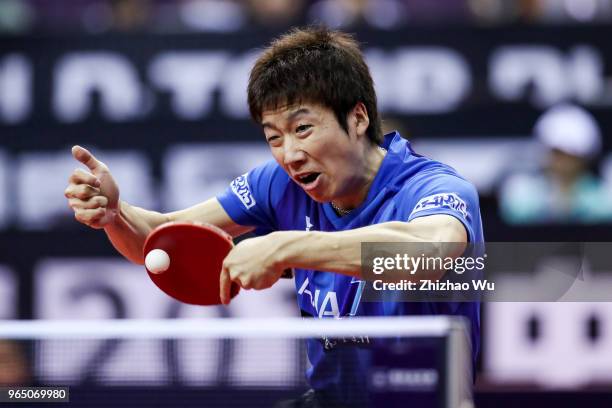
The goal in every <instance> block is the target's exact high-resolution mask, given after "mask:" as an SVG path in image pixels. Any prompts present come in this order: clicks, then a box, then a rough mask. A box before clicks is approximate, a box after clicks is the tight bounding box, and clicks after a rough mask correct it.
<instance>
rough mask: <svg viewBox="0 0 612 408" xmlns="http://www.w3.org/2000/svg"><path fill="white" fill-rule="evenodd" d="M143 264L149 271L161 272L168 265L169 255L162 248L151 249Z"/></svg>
mask: <svg viewBox="0 0 612 408" xmlns="http://www.w3.org/2000/svg"><path fill="white" fill-rule="evenodd" d="M145 266H146V267H147V269H148V270H149V272H151V273H162V272H165V271H167V270H168V268H169V267H170V257H169V256H168V253H167V252H166V251H164V250H163V249H153V250H151V251H150V252H149V253H148V254H147V256H146V257H145Z"/></svg>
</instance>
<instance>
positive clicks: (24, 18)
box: [0, 0, 35, 34]
mask: <svg viewBox="0 0 612 408" xmlns="http://www.w3.org/2000/svg"><path fill="white" fill-rule="evenodd" d="M34 18H35V15H34V10H33V9H32V7H30V4H29V3H28V2H26V1H23V0H0V32H8V33H13V34H20V33H23V32H25V31H28V30H29V29H30V28H31V26H32V24H33V22H34Z"/></svg>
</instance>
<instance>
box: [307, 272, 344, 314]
mask: <svg viewBox="0 0 612 408" xmlns="http://www.w3.org/2000/svg"><path fill="white" fill-rule="evenodd" d="M308 283H309V281H308V278H306V279H305V280H304V283H303V284H302V286H301V287H300V289H299V290H298V295H308V296H309V297H310V305H311V306H312V307H313V309H314V310H315V311H316V312H317V314H318V315H319V317H324V316H334V317H340V308H339V307H338V297H337V296H336V292H334V291H329V292H327V294H326V295H325V298H323V302H322V303H321V307H320V308H319V295H320V294H321V291H320V290H319V289H316V290H315V294H314V297H313V296H312V292H311V291H310V290H309V289H306V287H307V286H308ZM328 307H329V308H330V309H331V310H326V309H327V308H328Z"/></svg>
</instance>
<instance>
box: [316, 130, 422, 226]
mask: <svg viewBox="0 0 612 408" xmlns="http://www.w3.org/2000/svg"><path fill="white" fill-rule="evenodd" d="M381 147H383V148H385V149H386V150H387V154H386V155H385V158H384V159H383V161H382V163H381V164H380V168H379V169H378V172H377V173H376V176H374V180H373V181H372V185H371V186H370V190H369V191H368V194H367V196H366V198H365V200H364V201H363V203H361V205H359V206H358V207H357V208H355V209H354V210H353V211H351V212H350V214H347V215H345V216H343V217H340V216H339V215H338V214H336V211H335V210H334V209H333V207H332V206H331V204H330V203H325V204H323V211H324V212H325V215H326V216H327V219H328V220H330V221H331V222H332V224H334V226H335V227H336V228H342V227H344V226H346V225H347V224H348V223H350V222H351V221H352V220H354V219H355V217H357V216H358V215H359V214H360V213H361V212H362V211H363V210H364V208H366V207H367V206H368V204H370V203H371V202H372V201H373V199H374V197H376V196H377V195H378V193H379V192H380V191H381V190H382V189H383V188H385V187H386V186H387V184H388V183H389V182H390V181H391V179H393V177H395V174H396V173H397V171H398V169H399V167H398V166H396V165H395V164H397V162H398V161H404V158H405V157H406V156H409V155H410V154H411V153H412V148H411V147H410V142H408V141H407V140H406V139H404V138H402V136H401V135H400V134H399V132H397V131H394V132H391V133H388V134H386V135H385V136H384V139H383V142H382V143H381Z"/></svg>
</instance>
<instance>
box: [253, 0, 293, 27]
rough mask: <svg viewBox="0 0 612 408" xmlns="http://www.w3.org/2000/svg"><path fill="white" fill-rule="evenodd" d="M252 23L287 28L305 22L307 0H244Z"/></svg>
mask: <svg viewBox="0 0 612 408" xmlns="http://www.w3.org/2000/svg"><path fill="white" fill-rule="evenodd" d="M244 1H245V2H246V6H247V10H248V13H249V15H250V17H251V21H252V23H254V24H256V25H258V26H260V27H268V28H285V27H289V26H291V25H299V24H302V23H303V19H302V17H303V11H304V7H305V0H244Z"/></svg>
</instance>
